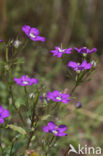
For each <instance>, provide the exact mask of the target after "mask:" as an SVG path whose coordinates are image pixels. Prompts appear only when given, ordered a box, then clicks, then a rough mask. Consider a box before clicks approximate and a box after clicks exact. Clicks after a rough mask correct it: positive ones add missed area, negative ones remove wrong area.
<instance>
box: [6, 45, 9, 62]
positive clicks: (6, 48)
mask: <svg viewBox="0 0 103 156" xmlns="http://www.w3.org/2000/svg"><path fill="white" fill-rule="evenodd" d="M8 60H9V59H8V47H6V62H8Z"/></svg>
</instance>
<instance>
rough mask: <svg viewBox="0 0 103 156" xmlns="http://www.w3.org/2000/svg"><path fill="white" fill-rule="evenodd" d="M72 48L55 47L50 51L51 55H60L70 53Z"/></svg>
mask: <svg viewBox="0 0 103 156" xmlns="http://www.w3.org/2000/svg"><path fill="white" fill-rule="evenodd" d="M71 51H72V48H68V49H62V48H60V47H57V46H56V47H55V50H51V51H50V52H51V53H53V56H57V57H62V55H63V54H64V53H65V54H71Z"/></svg>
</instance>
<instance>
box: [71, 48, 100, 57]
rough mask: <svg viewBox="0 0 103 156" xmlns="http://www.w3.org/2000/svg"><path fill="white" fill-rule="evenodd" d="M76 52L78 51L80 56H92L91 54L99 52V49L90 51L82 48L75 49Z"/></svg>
mask: <svg viewBox="0 0 103 156" xmlns="http://www.w3.org/2000/svg"><path fill="white" fill-rule="evenodd" d="M74 50H76V51H77V52H78V53H80V54H83V55H84V54H90V53H95V52H96V51H97V48H93V49H91V50H90V49H88V48H87V47H82V48H80V49H78V48H76V47H74Z"/></svg>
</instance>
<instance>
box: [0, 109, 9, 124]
mask: <svg viewBox="0 0 103 156" xmlns="http://www.w3.org/2000/svg"><path fill="white" fill-rule="evenodd" d="M9 116H10V113H9V111H8V110H7V109H4V108H3V107H2V106H0V124H3V123H4V119H5V118H7V117H9Z"/></svg>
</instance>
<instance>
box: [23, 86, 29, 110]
mask: <svg viewBox="0 0 103 156" xmlns="http://www.w3.org/2000/svg"><path fill="white" fill-rule="evenodd" d="M24 91H25V95H26V105H27V108H28V107H29V100H28V92H27V87H26V86H24Z"/></svg>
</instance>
